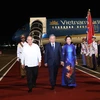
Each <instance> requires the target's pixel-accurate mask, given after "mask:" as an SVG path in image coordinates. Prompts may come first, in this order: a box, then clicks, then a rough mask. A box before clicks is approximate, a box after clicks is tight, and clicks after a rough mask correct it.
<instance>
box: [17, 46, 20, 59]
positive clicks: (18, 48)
mask: <svg viewBox="0 0 100 100" xmlns="http://www.w3.org/2000/svg"><path fill="white" fill-rule="evenodd" d="M17 58H20V47H19V44H18V45H17Z"/></svg>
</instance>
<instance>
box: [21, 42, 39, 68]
mask: <svg viewBox="0 0 100 100" xmlns="http://www.w3.org/2000/svg"><path fill="white" fill-rule="evenodd" d="M39 62H41V52H40V48H39V46H38V45H37V44H35V43H32V45H31V46H30V45H29V44H27V45H25V46H24V47H23V52H22V59H21V64H22V65H25V66H28V67H35V66H38V64H39Z"/></svg>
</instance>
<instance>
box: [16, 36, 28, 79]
mask: <svg viewBox="0 0 100 100" xmlns="http://www.w3.org/2000/svg"><path fill="white" fill-rule="evenodd" d="M20 39H21V42H19V43H18V45H17V61H19V63H20V75H21V78H24V77H25V76H26V71H25V69H23V68H22V66H21V56H22V49H23V46H24V45H25V44H27V42H26V41H25V35H21V37H20Z"/></svg>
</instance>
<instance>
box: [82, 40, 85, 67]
mask: <svg viewBox="0 0 100 100" xmlns="http://www.w3.org/2000/svg"><path fill="white" fill-rule="evenodd" d="M85 42H86V41H85V38H83V39H82V43H81V55H82V62H83V66H86V58H85V55H86V48H85Z"/></svg>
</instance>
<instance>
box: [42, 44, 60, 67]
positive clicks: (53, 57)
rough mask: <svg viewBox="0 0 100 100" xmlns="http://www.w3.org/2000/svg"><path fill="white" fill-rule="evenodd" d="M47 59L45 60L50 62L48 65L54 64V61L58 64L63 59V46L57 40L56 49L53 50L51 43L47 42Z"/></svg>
mask: <svg viewBox="0 0 100 100" xmlns="http://www.w3.org/2000/svg"><path fill="white" fill-rule="evenodd" d="M44 57H45V60H44V62H45V63H47V64H48V66H52V65H53V64H54V63H55V64H56V65H59V64H60V61H62V47H61V45H60V43H58V42H55V50H54V51H53V49H52V46H51V43H48V44H46V46H45V56H44Z"/></svg>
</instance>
